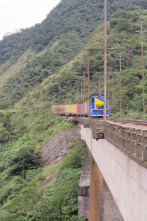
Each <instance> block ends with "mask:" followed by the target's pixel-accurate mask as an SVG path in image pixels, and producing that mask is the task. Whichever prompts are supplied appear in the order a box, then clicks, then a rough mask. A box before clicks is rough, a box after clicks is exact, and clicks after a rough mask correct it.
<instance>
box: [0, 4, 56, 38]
mask: <svg viewBox="0 0 147 221" xmlns="http://www.w3.org/2000/svg"><path fill="white" fill-rule="evenodd" d="M59 2H60V0H0V39H2V37H3V36H4V35H5V34H6V33H9V32H12V33H14V32H16V31H17V30H19V29H22V28H27V27H31V26H33V25H35V24H36V23H40V22H41V21H42V20H43V19H45V18H46V16H47V14H49V12H50V11H51V10H52V9H53V8H54V7H55V6H56V5H57V4H58V3H59Z"/></svg>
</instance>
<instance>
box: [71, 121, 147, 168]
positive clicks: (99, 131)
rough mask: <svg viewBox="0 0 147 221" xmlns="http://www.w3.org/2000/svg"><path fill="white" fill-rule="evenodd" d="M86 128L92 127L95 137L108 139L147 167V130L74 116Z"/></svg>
mask: <svg viewBox="0 0 147 221" xmlns="http://www.w3.org/2000/svg"><path fill="white" fill-rule="evenodd" d="M73 120H75V121H78V122H79V124H82V125H83V126H84V127H85V128H91V130H92V137H93V139H96V140H99V139H106V140H107V141H108V142H110V143H111V144H112V145H114V146H115V147H117V148H119V149H120V150H121V151H123V152H124V153H125V154H126V155H127V156H129V157H130V158H132V159H133V160H135V161H136V162H137V163H139V164H140V165H141V166H144V167H145V168H147V130H141V129H136V128H135V127H134V128H130V127H123V126H120V125H116V124H113V123H108V122H104V121H102V120H101V121H96V120H94V119H88V118H80V117H79V118H78V119H77V118H74V119H73Z"/></svg>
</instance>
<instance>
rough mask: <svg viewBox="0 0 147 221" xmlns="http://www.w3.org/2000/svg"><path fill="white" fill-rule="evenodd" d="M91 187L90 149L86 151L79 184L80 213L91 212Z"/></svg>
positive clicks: (86, 213)
mask: <svg viewBox="0 0 147 221" xmlns="http://www.w3.org/2000/svg"><path fill="white" fill-rule="evenodd" d="M89 187H90V153H89V151H88V149H86V151H85V159H84V162H83V167H82V173H81V177H80V182H79V186H78V189H77V195H78V208H79V210H78V215H79V216H80V215H86V216H87V217H88V212H89Z"/></svg>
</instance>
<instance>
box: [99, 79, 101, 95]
mask: <svg viewBox="0 0 147 221" xmlns="http://www.w3.org/2000/svg"><path fill="white" fill-rule="evenodd" d="M100 94H101V79H100V77H99V95H100Z"/></svg>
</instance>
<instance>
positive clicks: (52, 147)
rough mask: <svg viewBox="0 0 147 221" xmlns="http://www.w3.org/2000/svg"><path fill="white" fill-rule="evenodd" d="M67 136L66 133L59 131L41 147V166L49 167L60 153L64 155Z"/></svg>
mask: <svg viewBox="0 0 147 221" xmlns="http://www.w3.org/2000/svg"><path fill="white" fill-rule="evenodd" d="M67 138H68V134H67V132H66V131H61V132H59V133H58V134H56V135H55V136H54V137H53V138H52V139H51V140H50V141H49V142H48V143H46V144H45V146H44V147H43V154H42V164H43V166H46V165H49V164H51V163H52V162H55V160H56V159H57V158H58V160H59V156H60V155H61V154H62V153H66V152H67V150H66V147H67Z"/></svg>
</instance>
